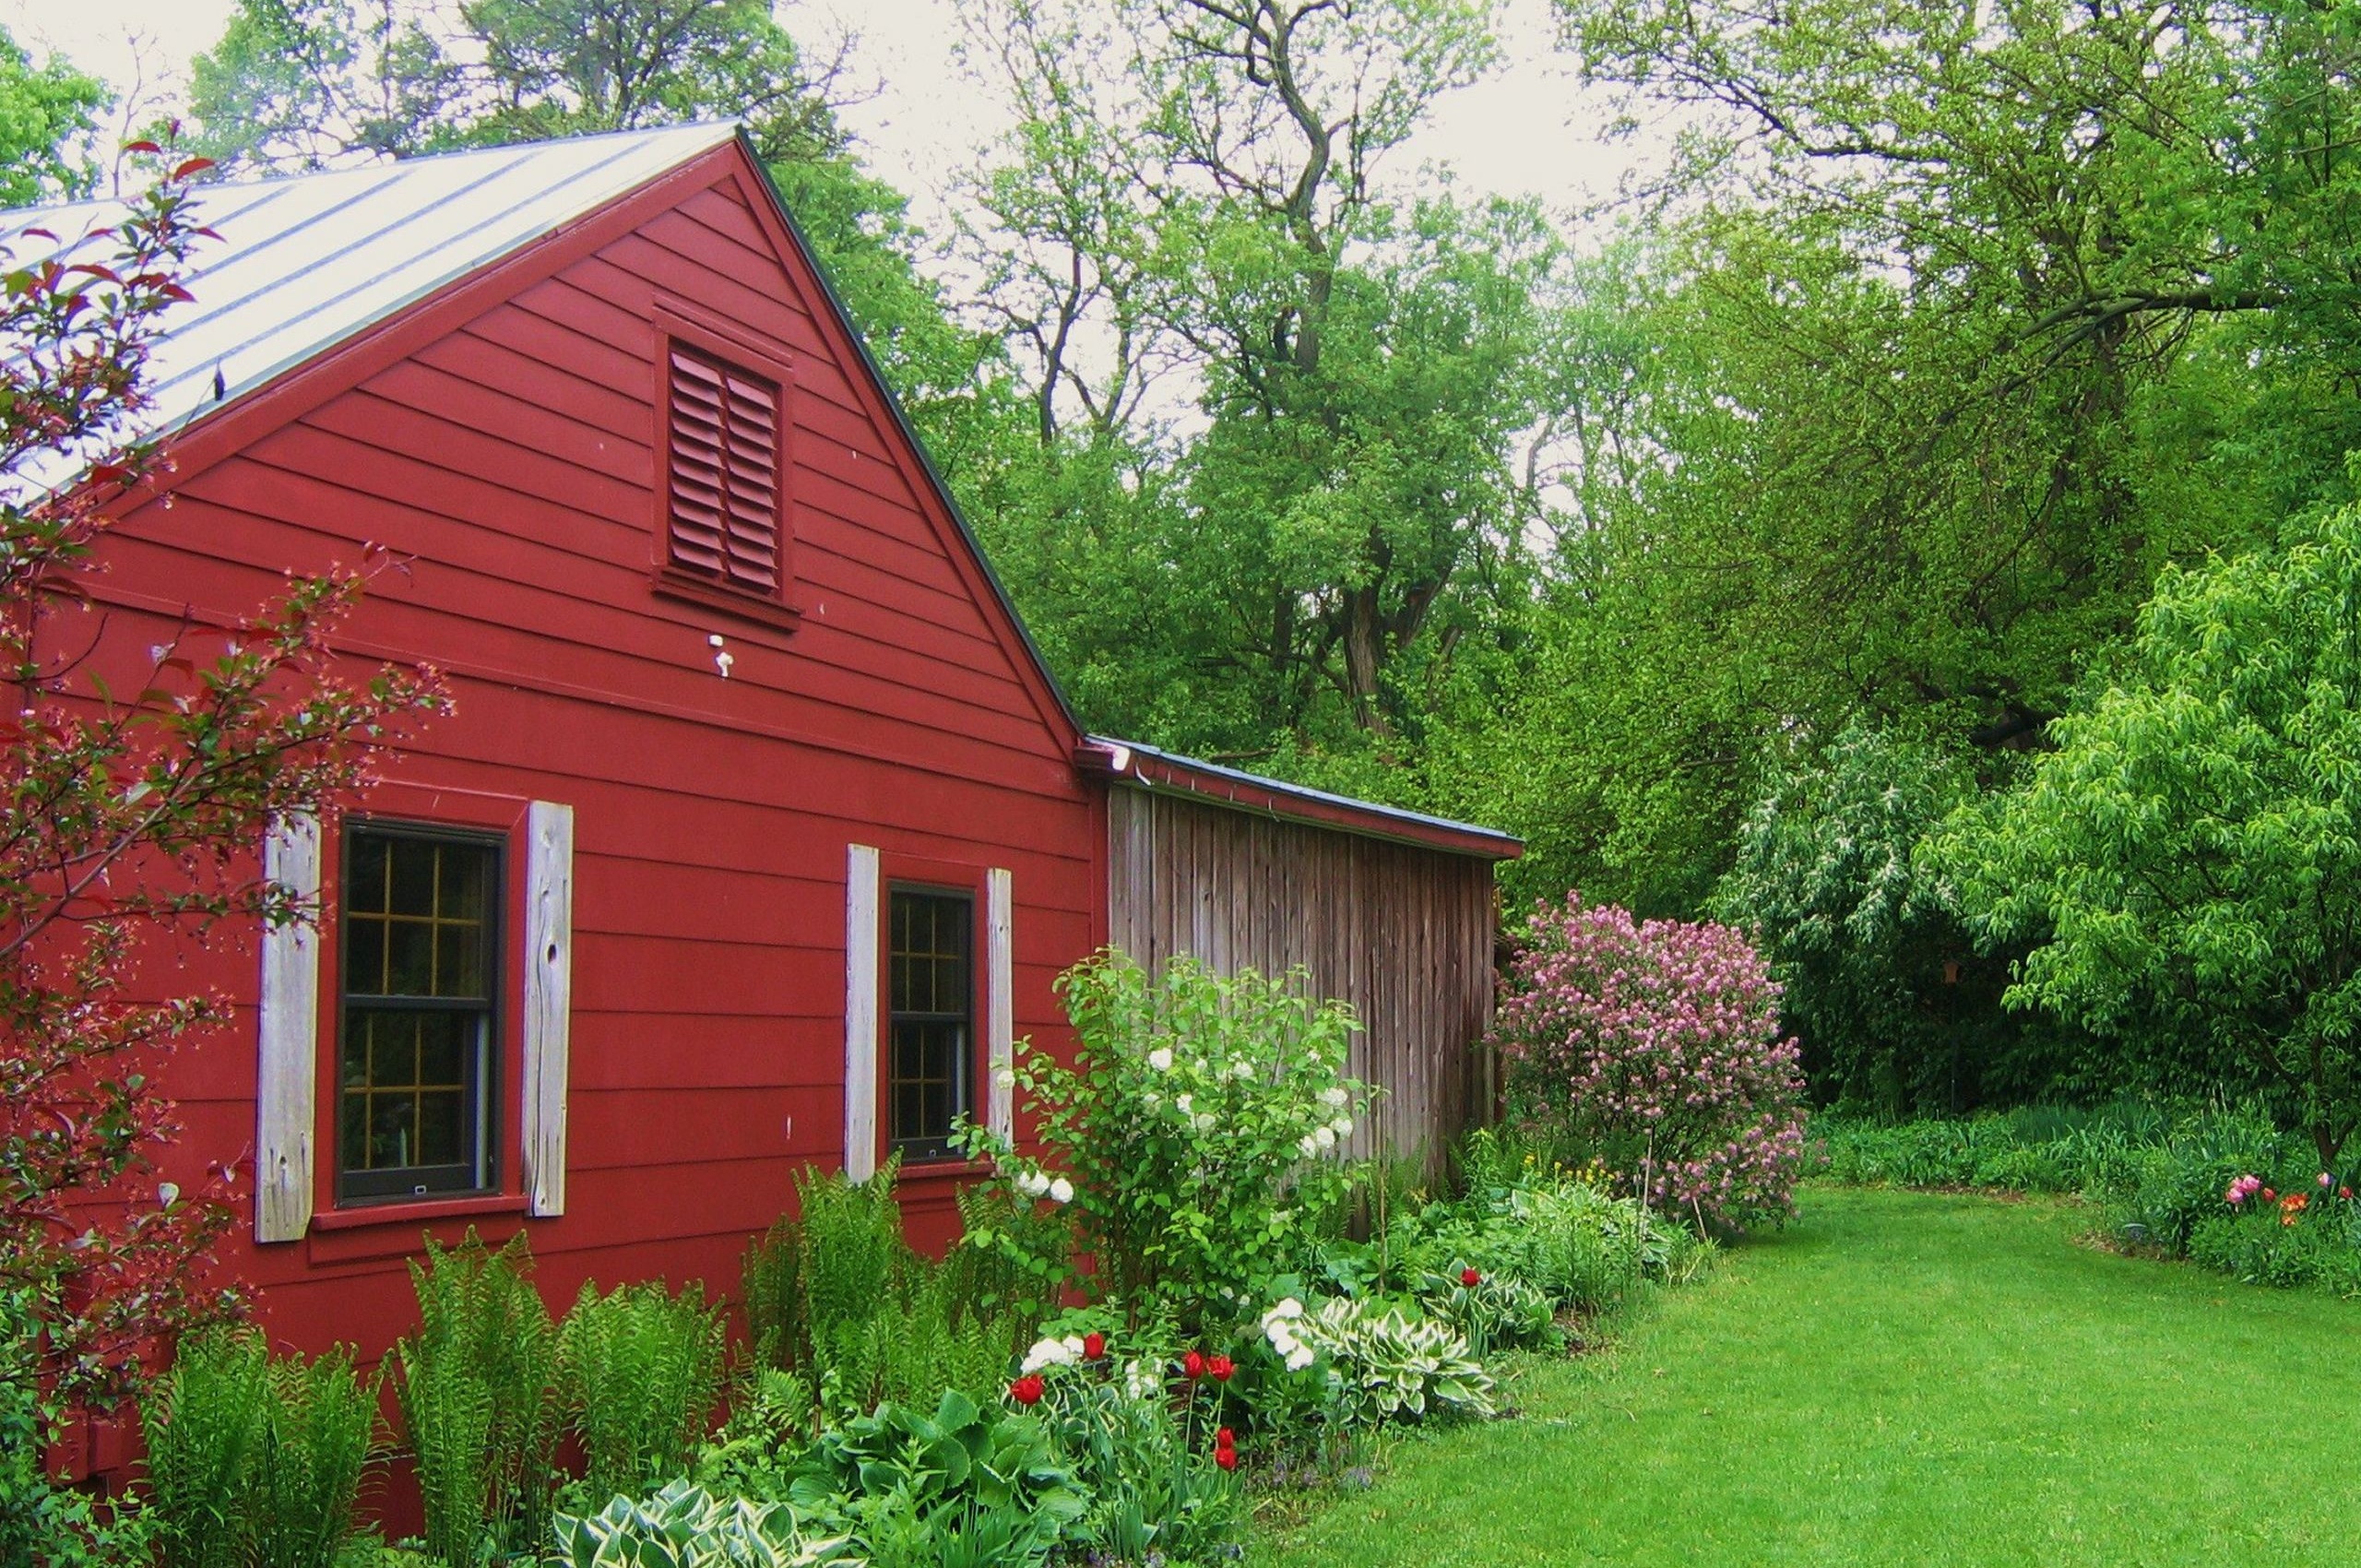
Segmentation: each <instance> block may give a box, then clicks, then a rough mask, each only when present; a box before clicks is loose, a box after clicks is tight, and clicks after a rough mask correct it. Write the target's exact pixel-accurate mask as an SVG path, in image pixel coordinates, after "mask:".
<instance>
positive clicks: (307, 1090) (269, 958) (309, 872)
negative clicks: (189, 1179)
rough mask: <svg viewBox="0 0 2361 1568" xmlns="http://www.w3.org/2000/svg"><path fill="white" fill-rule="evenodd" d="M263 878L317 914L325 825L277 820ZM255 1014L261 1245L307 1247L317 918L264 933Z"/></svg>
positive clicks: (266, 845) (266, 846)
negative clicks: (302, 1244)
mask: <svg viewBox="0 0 2361 1568" xmlns="http://www.w3.org/2000/svg"><path fill="white" fill-rule="evenodd" d="M262 873H263V875H264V876H265V877H266V878H267V879H268V880H270V881H272V882H275V883H278V884H279V885H280V886H282V887H285V888H286V889H287V890H288V891H289V892H291V893H292V894H293V895H294V896H295V897H297V898H298V899H300V900H302V901H303V905H304V906H305V908H306V909H311V910H314V911H316V909H317V908H318V904H319V896H320V821H319V818H317V817H315V816H313V815H311V814H308V813H301V814H294V815H291V816H285V817H280V818H279V819H278V820H276V821H275V822H273V823H272V824H271V826H270V831H269V833H268V835H267V837H265V838H264V840H263V850H262ZM255 1013H256V1029H255V1033H256V1039H257V1042H258V1056H257V1060H256V1063H255V1241H302V1240H303V1232H304V1231H305V1230H306V1229H308V1228H309V1227H310V1225H311V1223H312V1156H313V1143H314V1128H315V1127H316V1126H317V1124H318V1122H317V1108H318V1098H317V1097H318V1092H319V1091H318V1085H319V1073H320V932H319V928H318V927H317V926H315V925H314V924H312V923H311V922H310V921H297V922H296V923H294V924H292V925H284V926H278V927H275V928H273V929H270V930H267V931H266V932H263V938H262V990H261V1000H260V1002H259V1004H257V1006H256V1008H255Z"/></svg>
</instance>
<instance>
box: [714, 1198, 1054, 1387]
mask: <svg viewBox="0 0 2361 1568" xmlns="http://www.w3.org/2000/svg"><path fill="white" fill-rule="evenodd" d="M895 1172H896V1167H895V1166H894V1165H893V1164H892V1163H890V1162H889V1164H888V1165H887V1167H886V1168H885V1169H884V1170H881V1171H879V1172H878V1173H877V1174H876V1175H874V1176H872V1178H871V1179H870V1180H869V1181H867V1182H851V1181H848V1179H847V1178H846V1177H845V1176H844V1175H843V1174H842V1173H840V1172H826V1171H821V1170H817V1169H816V1168H807V1169H806V1170H804V1171H803V1172H802V1173H801V1175H799V1176H798V1177H797V1179H796V1207H797V1211H798V1212H797V1214H796V1216H795V1217H794V1218H782V1219H781V1220H779V1221H778V1222H777V1224H776V1225H774V1226H773V1227H772V1228H771V1229H770V1230H769V1232H768V1233H766V1234H765V1235H764V1236H763V1237H760V1238H758V1239H757V1240H756V1241H754V1242H753V1243H752V1244H751V1245H750V1246H749V1247H748V1249H747V1252H746V1256H745V1259H744V1263H743V1266H742V1277H743V1279H744V1281H745V1298H746V1312H747V1322H748V1325H749V1328H750V1331H751V1333H752V1335H753V1339H754V1343H755V1348H756V1353H757V1355H758V1356H759V1357H760V1358H761V1359H763V1360H765V1362H766V1363H767V1364H769V1365H771V1366H773V1367H792V1368H795V1369H797V1371H798V1372H800V1374H801V1377H802V1379H803V1383H804V1385H805V1386H807V1387H808V1388H809V1389H810V1391H811V1394H812V1396H813V1398H814V1399H815V1400H816V1401H817V1402H818V1404H819V1406H820V1407H821V1408H824V1409H825V1410H827V1411H829V1412H831V1413H836V1414H844V1413H850V1414H865V1413H866V1412H868V1411H869V1410H871V1409H872V1408H874V1407H875V1406H876V1405H877V1404H878V1403H880V1402H881V1401H884V1400H894V1401H896V1402H903V1403H908V1402H910V1401H924V1400H930V1399H932V1398H933V1397H934V1396H937V1395H939V1394H941V1393H942V1392H943V1390H945V1389H956V1390H958V1391H960V1392H962V1393H964V1394H966V1395H967V1396H969V1397H970V1398H974V1399H978V1400H983V1399H989V1398H991V1397H993V1396H995V1395H996V1394H997V1392H998V1390H999V1388H1000V1385H1001V1383H1002V1380H1003V1378H1005V1377H1006V1375H1007V1372H1008V1363H1009V1359H1010V1357H1011V1356H1013V1355H1014V1353H1015V1348H1016V1345H1017V1342H1018V1341H1019V1340H1020V1339H1021V1338H1023V1336H1025V1335H1026V1333H1028V1332H1029V1331H1030V1328H1031V1325H1032V1323H1033V1321H1034V1320H1035V1318H1036V1317H1038V1312H1039V1304H1038V1303H1037V1302H1031V1301H1017V1300H1015V1299H1014V1298H1015V1295H1016V1293H1015V1292H1014V1291H1013V1290H1012V1289H1009V1287H1008V1282H1007V1281H1006V1280H1005V1279H1004V1278H1003V1277H1000V1276H999V1275H998V1274H997V1273H996V1272H995V1271H994V1270H993V1269H992V1267H991V1261H990V1259H991V1254H990V1253H988V1252H987V1251H986V1250H985V1245H984V1243H983V1242H979V1232H976V1231H973V1230H971V1231H970V1232H969V1233H968V1235H967V1238H966V1241H965V1243H964V1244H963V1245H961V1246H960V1247H958V1248H955V1249H954V1252H953V1255H952V1258H951V1260H950V1261H949V1262H948V1263H946V1264H944V1265H936V1264H933V1263H931V1262H930V1261H929V1260H927V1259H925V1258H922V1257H920V1256H919V1255H918V1254H917V1253H914V1252H913V1251H911V1249H910V1246H909V1244H908V1241H905V1240H904V1239H903V1235H902V1210H901V1206H900V1205H899V1204H898V1203H896V1201H895V1199H894V1181H895ZM960 1203H961V1207H962V1210H963V1212H970V1213H975V1214H981V1213H982V1212H983V1210H982V1208H980V1207H979V1206H978V1205H977V1200H975V1199H973V1198H971V1197H969V1196H967V1195H965V1194H963V1195H962V1197H961V1200H960ZM982 1234H985V1241H989V1240H990V1235H989V1233H982ZM1061 1234H1062V1233H1061Z"/></svg>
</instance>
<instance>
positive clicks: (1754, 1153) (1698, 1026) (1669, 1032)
mask: <svg viewBox="0 0 2361 1568" xmlns="http://www.w3.org/2000/svg"><path fill="white" fill-rule="evenodd" d="M1778 1004H1779V988H1778V986H1777V985H1775V984H1774V983H1773V981H1772V980H1771V978H1770V975H1769V972H1768V971H1767V970H1766V969H1765V968H1764V967H1763V963H1762V958H1761V957H1760V956H1758V955H1757V954H1756V953H1755V951H1754V950H1753V948H1752V947H1750V946H1749V945H1748V944H1747V942H1746V939H1745V938H1744V937H1743V936H1741V935H1739V934H1738V932H1736V931H1733V930H1731V929H1730V928H1729V927H1727V926H1720V925H1714V924H1711V923H1702V922H1701V923H1691V922H1689V921H1646V922H1645V923H1642V922H1639V921H1634V920H1633V919H1632V918H1631V912H1630V911H1629V910H1626V909H1619V908H1617V907H1616V906H1614V905H1611V904H1610V905H1597V906H1585V905H1584V903H1583V902H1582V901H1581V898H1580V897H1579V896H1570V897H1568V899H1567V901H1566V904H1565V907H1564V908H1563V909H1553V908H1544V909H1539V910H1536V912H1535V914H1534V917H1533V919H1532V921H1530V922H1529V923H1528V924H1527V925H1526V927H1525V940H1524V944H1523V950H1522V951H1521V952H1520V953H1519V954H1518V955H1517V957H1516V961H1515V963H1514V966H1513V968H1512V969H1511V972H1510V976H1509V980H1508V984H1507V987H1506V994H1505V996H1504V997H1503V999H1502V1001H1501V1010H1500V1015H1499V1017H1498V1018H1497V1019H1496V1020H1495V1021H1494V1024H1493V1028H1492V1037H1491V1038H1492V1042H1493V1044H1494V1045H1496V1046H1497V1047H1498V1048H1499V1050H1500V1051H1501V1054H1502V1055H1503V1056H1504V1057H1505V1058H1506V1059H1507V1061H1508V1063H1509V1069H1510V1074H1511V1084H1512V1087H1513V1089H1514V1090H1515V1091H1516V1092H1517V1094H1518V1095H1519V1097H1520V1098H1521V1099H1522V1101H1523V1103H1524V1105H1525V1109H1526V1110H1527V1111H1528V1112H1529V1113H1531V1114H1533V1115H1535V1116H1536V1117H1538V1118H1542V1119H1546V1120H1551V1121H1555V1122H1558V1123H1562V1124H1563V1125H1564V1127H1565V1128H1566V1130H1567V1131H1568V1132H1570V1133H1571V1134H1573V1136H1574V1137H1575V1138H1576V1139H1578V1140H1579V1141H1580V1142H1582V1143H1583V1144H1584V1145H1585V1146H1588V1147H1589V1148H1590V1149H1591V1150H1592V1151H1593V1152H1594V1153H1596V1154H1597V1155H1598V1156H1599V1157H1600V1158H1603V1159H1604V1160H1606V1162H1607V1164H1608V1167H1609V1168H1610V1169H1611V1170H1614V1171H1615V1172H1616V1173H1617V1175H1618V1178H1619V1183H1620V1184H1621V1185H1622V1186H1623V1187H1625V1188H1627V1189H1628V1190H1631V1191H1633V1192H1636V1193H1639V1194H1643V1195H1644V1197H1645V1200H1646V1201H1647V1202H1648V1203H1649V1204H1650V1205H1652V1206H1657V1207H1661V1208H1667V1209H1674V1210H1678V1211H1684V1212H1687V1213H1689V1214H1691V1215H1693V1216H1694V1217H1696V1218H1698V1219H1700V1220H1701V1221H1703V1222H1705V1223H1708V1224H1725V1225H1745V1224H1748V1223H1750V1222H1752V1221H1755V1220H1760V1219H1765V1218H1785V1217H1786V1215H1788V1214H1789V1213H1791V1212H1792V1211H1793V1209H1794V1199H1793V1195H1792V1194H1793V1191H1794V1187H1795V1182H1796V1176H1797V1166H1798V1164H1799V1163H1800V1161H1801V1158H1802V1154H1803V1134H1804V1104H1803V1075H1802V1074H1801V1072H1800V1071H1799V1070H1798V1068H1797V1047H1796V1042H1795V1041H1794V1040H1793V1039H1782V1038H1781V1037H1780V1035H1779V1031H1778Z"/></svg>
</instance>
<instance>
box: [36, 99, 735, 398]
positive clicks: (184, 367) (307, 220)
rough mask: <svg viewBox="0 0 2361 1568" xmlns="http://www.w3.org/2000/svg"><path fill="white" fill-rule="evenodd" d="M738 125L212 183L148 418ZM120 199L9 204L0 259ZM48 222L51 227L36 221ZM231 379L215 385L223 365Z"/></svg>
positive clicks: (243, 375) (408, 298) (230, 385)
mask: <svg viewBox="0 0 2361 1568" xmlns="http://www.w3.org/2000/svg"><path fill="white" fill-rule="evenodd" d="M735 134H736V126H734V125H726V124H725V125H679V126H670V127H667V128H665V129H661V130H653V131H622V132H617V133H614V134H612V135H607V136H589V137H569V138H566V139H564V140H561V141H545V142H533V143H528V144H526V145H522V146H517V147H503V148H487V149H485V150H483V151H480V152H460V153H446V154H444V155H442V156H439V157H434V158H416V159H408V160H400V161H397V162H392V163H378V164H372V165H370V166H368V167H366V168H361V169H348V170H340V171H338V172H333V173H326V174H304V175H298V176H294V177H291V178H286V179H276V180H263V181H258V182H255V183H252V184H228V183H224V184H210V185H203V186H200V187H198V188H197V189H196V191H195V192H193V193H192V195H191V210H192V213H193V216H194V218H195V220H196V221H197V222H199V223H201V224H203V225H205V226H206V227H208V228H210V229H212V230H213V231H214V232H216V233H218V234H219V236H220V238H219V240H218V241H212V240H205V241H200V242H198V245H197V250H196V255H195V256H194V257H193V258H192V260H191V270H190V272H189V273H188V274H187V275H186V276H185V277H184V279H182V280H183V282H184V284H185V286H186V287H187V289H188V290H189V291H190V293H192V294H193V295H195V296H196V298H195V300H194V302H193V303H185V304H181V305H177V306H174V307H172V308H171V309H169V310H167V311H166V312H165V313H164V315H162V317H161V318H160V324H159V325H160V328H161V331H160V339H159V340H158V341H157V343H156V345H155V348H154V352H153V357H152V359H151V360H150V361H149V377H148V390H149V391H150V392H151V393H152V394H153V395H154V398H155V404H154V406H153V408H152V409H151V410H149V411H148V415H147V416H146V418H145V419H143V420H142V424H143V425H144V427H145V428H144V430H142V431H140V432H138V433H136V434H158V433H161V432H164V431H169V430H172V429H176V428H177V427H179V426H180V425H182V424H184V423H185V422H187V421H188V420H189V419H191V418H192V417H194V416H196V415H197V414H200V413H203V412H205V411H206V410H208V409H210V408H212V407H213V406H214V405H216V404H217V403H223V402H227V401H229V400H231V398H236V397H238V396H239V395H240V394H241V393H244V392H248V391H252V390H253V389H254V388H255V387H257V386H261V385H263V384H264V383H265V382H267V381H269V380H271V379H272V378H273V377H275V376H277V375H279V374H281V373H282V372H285V371H288V370H291V369H293V368H294V367H296V366H297V365H300V364H302V363H303V362H305V361H307V360H310V359H312V358H314V356H316V355H318V354H320V353H323V352H325V351H326V350H328V349H331V348H334V347H335V346H336V345H337V344H338V343H341V342H343V341H345V340H346V339H349V338H351V337H353V336H354V335H355V334H357V333H360V332H362V331H363V330H365V329H366V328H368V327H372V326H374V325H375V324H376V323H378V322H380V321H383V320H385V319H386V317H387V316H390V315H394V314H395V313H396V312H397V311H399V310H401V309H402V308H403V307H404V306H405V305H408V304H409V303H412V302H414V301H416V300H419V299H421V298H423V297H424V296H426V295H428V294H431V293H433V291H435V290H437V289H440V288H442V287H443V286H445V284H448V283H451V282H453V281H455V280H457V279H460V278H463V277H465V276H467V275H468V274H469V273H471V272H474V271H476V270H477V269H478V268H480V267H485V266H487V265H489V264H491V263H492V262H495V261H497V260H499V259H500V258H501V257H503V256H504V255H508V254H509V253H510V252H512V251H515V250H517V249H519V248H521V247H523V246H525V245H527V244H531V243H532V242H533V241H535V240H537V239H539V238H540V237H541V236H542V235H544V234H547V233H549V232H551V231H552V230H553V229H556V228H558V227H559V226H561V225H563V224H564V223H565V222H567V221H569V220H573V219H575V218H578V217H580V216H582V215H583V214H585V213H587V212H588V211H590V210H591V209H592V208H597V207H599V206H601V205H602V204H604V203H606V202H608V201H611V200H612V199H614V198H615V197H617V196H623V195H624V194H625V193H627V192H629V191H631V190H633V189H635V188H636V187H637V186H640V185H643V184H647V182H648V181H649V180H651V179H654V178H655V177H656V176H658V175H659V174H661V173H663V172H666V171H667V170H670V169H671V168H673V167H675V166H676V165H678V164H680V163H681V162H682V161H683V160H686V159H689V158H691V157H694V155H695V154H697V153H699V152H702V151H704V150H705V149H706V148H712V147H718V146H719V145H721V144H722V143H723V142H726V141H728V140H730V137H732V136H734V135H735ZM126 210H127V209H126V208H125V205H124V204H123V203H121V202H119V201H95V202H79V203H75V204H72V205H69V206H61V207H46V208H18V209H16V210H14V211H8V212H0V266H6V267H21V266H24V265H26V264H28V263H30V262H33V261H38V260H40V259H41V258H42V257H43V256H47V255H55V254H58V253H60V252H61V251H67V250H70V251H72V252H73V254H74V255H75V257H76V258H77V259H80V260H101V259H105V253H104V250H103V249H102V248H101V247H102V246H103V245H104V244H105V242H102V241H101V242H97V243H95V244H81V245H78V246H77V241H82V240H84V239H85V238H86V237H87V236H89V234H90V233H91V232H93V231H94V230H97V229H100V228H104V227H108V226H111V225H113V224H115V223H119V222H121V221H122V220H123V219H124V217H125V212H126ZM34 229H45V230H47V231H49V232H50V233H52V234H53V235H55V236H56V238H55V239H46V238H43V237H42V236H41V235H40V234H37V233H28V232H27V231H28V230H34ZM217 375H218V376H219V386H220V391H219V394H217V393H216V391H215V386H216V381H215V377H216V376H217Z"/></svg>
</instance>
